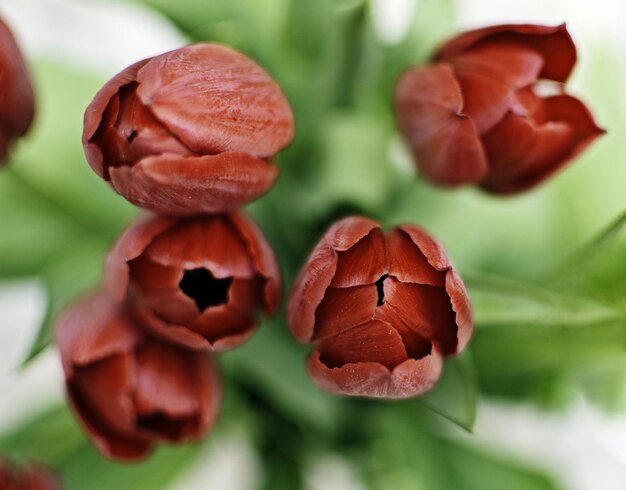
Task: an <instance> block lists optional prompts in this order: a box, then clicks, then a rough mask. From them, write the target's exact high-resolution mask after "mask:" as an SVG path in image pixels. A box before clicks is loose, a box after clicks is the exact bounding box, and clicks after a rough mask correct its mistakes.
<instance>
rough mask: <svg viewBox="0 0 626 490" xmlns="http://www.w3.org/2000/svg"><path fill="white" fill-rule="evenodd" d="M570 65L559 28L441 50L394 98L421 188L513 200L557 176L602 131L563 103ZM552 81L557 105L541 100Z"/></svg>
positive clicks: (488, 35) (500, 31) (473, 37)
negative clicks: (469, 187)
mask: <svg viewBox="0 0 626 490" xmlns="http://www.w3.org/2000/svg"><path fill="white" fill-rule="evenodd" d="M575 62H576V48H575V46H574V43H573V42H572V39H571V38H570V35H569V33H568V32H567V29H566V28H565V25H561V26H557V27H546V26H536V25H501V26H492V27H487V28H484V29H478V30H475V31H469V32H466V33H465V34H461V35H460V36H457V37H456V38H454V39H452V40H451V41H449V42H447V43H446V44H444V45H443V46H442V47H441V48H440V49H439V50H438V51H437V53H436V55H435V63H434V64H432V65H429V66H425V67H418V68H412V69H410V70H409V71H407V72H406V73H405V74H404V75H403V76H402V78H401V79H400V81H399V83H398V86H397V88H396V93H395V111H396V118H397V122H398V126H399V128H400V130H401V131H402V132H403V133H404V135H405V137H406V138H407V140H408V143H409V145H410V147H411V149H412V151H413V154H414V156H415V159H416V160H417V165H418V167H419V169H420V171H421V173H422V174H423V176H424V178H425V179H427V180H429V181H431V182H434V183H437V184H441V185H446V186H457V185H462V184H480V185H481V186H482V187H483V188H484V189H486V190H487V191H489V192H494V193H499V194H509V193H515V192H520V191H523V190H526V189H528V188H530V187H533V186H535V185H537V184H538V183H540V182H541V181H543V180H544V179H546V178H547V177H549V176H550V175H552V174H553V173H554V172H556V171H557V170H559V169H560V168H562V167H563V166H564V165H565V164H566V163H567V162H569V161H570V160H571V159H572V158H574V157H575V156H576V155H578V154H579V153H580V152H581V151H583V150H584V149H585V148H586V147H587V146H588V145H589V144H590V143H591V142H592V141H593V140H594V139H595V138H596V137H598V136H599V135H601V134H603V133H604V130H602V129H600V128H599V127H598V126H596V123H595V122H594V120H593V117H592V115H591V113H590V112H589V110H588V109H587V107H586V106H585V105H584V104H583V103H582V102H581V101H579V100H578V99H576V98H574V97H572V96H570V95H566V94H565V93H563V89H564V83H565V81H566V80H567V78H568V77H569V75H570V73H571V71H572V68H573V67H574V63H575ZM547 80H550V81H552V82H551V83H552V88H553V90H554V89H556V91H557V92H558V93H557V94H556V95H551V96H547V97H542V96H541V95H539V92H540V91H541V88H542V85H543V87H546V86H547V82H546V81H547Z"/></svg>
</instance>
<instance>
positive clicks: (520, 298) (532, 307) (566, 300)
mask: <svg viewBox="0 0 626 490" xmlns="http://www.w3.org/2000/svg"><path fill="white" fill-rule="evenodd" d="M463 277H464V279H465V281H466V283H467V286H468V289H469V292H470V296H471V299H472V304H473V307H474V310H475V314H476V323H477V324H478V325H480V327H481V328H488V327H495V328H502V327H506V326H507V325H521V326H526V327H528V328H532V329H533V330H534V329H537V328H544V327H545V328H549V327H550V326H554V327H558V328H559V329H560V328H561V327H563V326H569V327H578V326H579V327H584V326H588V325H593V324H596V323H600V322H610V321H618V320H620V319H626V316H625V315H624V314H623V312H621V311H620V310H618V309H615V308H614V307H613V306H612V305H608V304H604V303H602V302H599V301H595V300H593V299H590V298H585V297H582V296H580V294H578V295H570V294H568V293H562V292H558V291H555V290H552V289H549V288H548V287H541V286H537V285H534V284H531V283H528V282H523V281H519V280H514V279H508V278H503V277H498V276H492V275H484V274H475V273H465V274H464V275H463ZM526 327H524V328H526Z"/></svg>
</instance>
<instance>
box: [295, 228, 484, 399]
mask: <svg viewBox="0 0 626 490" xmlns="http://www.w3.org/2000/svg"><path fill="white" fill-rule="evenodd" d="M287 320H288V324H289V327H290V329H291V331H292V333H293V335H294V336H295V337H296V339H297V340H299V341H300V342H313V344H314V351H313V354H312V356H311V358H310V359H309V362H308V369H309V373H310V375H311V377H312V378H313V381H314V382H315V384H316V385H317V386H319V387H320V388H322V389H325V390H327V391H330V392H331V393H336V394H345V395H360V396H370V397H387V398H404V397H412V396H417V395H420V394H422V393H424V392H426V391H428V390H429V389H430V388H432V387H433V386H434V384H435V383H436V381H437V379H438V378H439V376H440V373H441V369H442V361H443V358H444V356H449V355H453V354H456V353H458V352H460V351H462V350H463V349H464V348H465V346H466V345H467V343H468V341H469V339H470V336H471V334H472V330H473V325H472V317H471V308H470V303H469V299H468V296H467V293H466V291H465V286H464V285H463V282H462V280H461V279H460V277H459V276H458V275H457V273H456V271H455V269H454V267H453V266H452V264H451V263H450V261H449V259H448V257H447V255H446V253H445V251H444V250H443V248H442V247H441V245H439V244H438V243H437V242H436V241H435V240H434V239H433V238H432V237H430V236H429V235H428V234H427V233H426V232H425V231H423V230H422V229H420V228H418V227H416V226H413V225H403V226H399V227H397V228H394V229H393V230H391V231H388V232H383V230H382V229H381V227H380V225H379V224H378V223H376V222H375V221H372V220H369V219H366V218H360V217H351V218H346V219H343V220H341V221H339V222H337V223H336V224H334V225H333V226H331V228H330V229H329V230H328V231H327V232H326V234H325V235H324V236H323V238H322V239H321V241H320V242H319V244H318V245H317V246H316V247H315V249H314V250H313V252H312V253H311V256H310V257H309V259H308V262H307V263H306V265H305V266H304V267H303V269H302V271H301V272H300V274H299V276H298V278H297V279H296V281H295V284H294V286H293V290H292V293H291V297H290V299H289V304H288V309H287Z"/></svg>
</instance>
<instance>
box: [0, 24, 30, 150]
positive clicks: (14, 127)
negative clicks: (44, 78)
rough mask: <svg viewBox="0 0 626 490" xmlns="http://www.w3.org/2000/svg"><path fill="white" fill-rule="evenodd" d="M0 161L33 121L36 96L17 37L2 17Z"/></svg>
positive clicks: (0, 26)
mask: <svg viewBox="0 0 626 490" xmlns="http://www.w3.org/2000/svg"><path fill="white" fill-rule="evenodd" d="M0 74H1V76H0V162H2V161H4V160H5V159H6V157H7V153H8V152H9V150H10V146H11V144H12V143H13V141H14V140H16V139H17V138H19V137H21V136H23V135H24V134H26V132H27V131H28V129H29V128H30V125H31V123H32V122H33V116H34V113H35V98H34V95H33V86H32V84H31V80H30V76H29V74H28V69H27V68H26V63H25V62H24V58H23V57H22V53H21V52H20V49H19V48H18V46H17V44H16V42H15V38H14V37H13V34H11V31H10V30H9V28H8V27H7V25H6V24H5V23H4V22H2V20H0Z"/></svg>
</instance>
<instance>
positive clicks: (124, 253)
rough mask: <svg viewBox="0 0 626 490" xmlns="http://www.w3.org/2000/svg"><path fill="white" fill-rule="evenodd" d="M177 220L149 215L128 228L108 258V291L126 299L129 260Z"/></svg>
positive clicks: (114, 296)
mask: <svg viewBox="0 0 626 490" xmlns="http://www.w3.org/2000/svg"><path fill="white" fill-rule="evenodd" d="M175 223H176V221H174V220H171V219H166V218H162V217H158V216H147V217H145V218H142V219H140V220H139V221H137V222H135V223H134V224H133V225H132V226H130V227H129V228H127V229H126V231H124V233H123V234H122V236H121V237H120V238H119V239H118V240H117V242H116V243H115V245H114V246H113V249H112V250H111V251H110V252H109V255H108V256H107V258H106V265H105V269H104V282H105V285H106V288H107V292H108V293H109V294H110V295H111V296H112V297H113V298H115V299H117V300H118V301H124V300H125V299H126V294H127V292H128V284H129V280H130V279H129V275H128V274H129V265H128V262H130V261H131V260H134V259H136V258H137V257H139V256H140V255H141V254H142V253H143V251H144V250H145V249H146V247H147V246H148V245H149V244H150V242H152V240H153V239H154V238H155V237H156V236H158V235H159V234H161V233H163V232H164V231H165V230H167V229H168V228H170V227H172V226H173V225H174V224H175Z"/></svg>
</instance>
